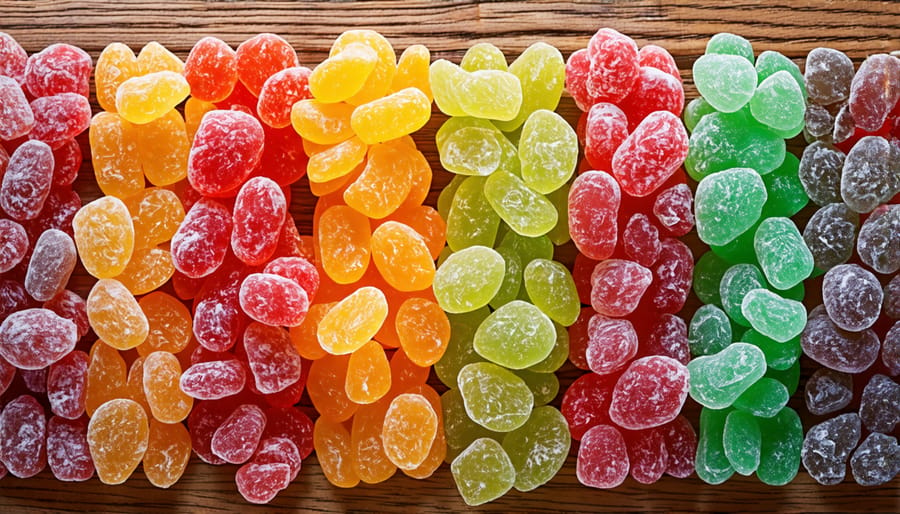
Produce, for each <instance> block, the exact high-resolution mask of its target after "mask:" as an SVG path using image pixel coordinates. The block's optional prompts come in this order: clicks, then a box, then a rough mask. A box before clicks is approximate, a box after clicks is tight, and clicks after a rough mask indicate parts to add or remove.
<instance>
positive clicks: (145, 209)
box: [123, 187, 184, 248]
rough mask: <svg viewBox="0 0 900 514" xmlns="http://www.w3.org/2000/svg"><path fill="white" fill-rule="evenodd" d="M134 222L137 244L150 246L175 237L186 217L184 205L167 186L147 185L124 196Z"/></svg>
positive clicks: (141, 246) (138, 246) (135, 242)
mask: <svg viewBox="0 0 900 514" xmlns="http://www.w3.org/2000/svg"><path fill="white" fill-rule="evenodd" d="M123 202H125V206H126V207H128V212H129V213H131V222H132V223H133V224H134V247H135V248H147V247H151V246H156V245H158V244H162V243H165V242H166V241H168V240H170V239H172V236H174V235H175V232H177V231H178V227H179V226H180V225H181V222H182V221H183V220H184V206H182V204H181V200H179V199H178V195H177V194H175V193H174V192H173V191H169V190H168V189H163V188H160V187H148V188H147V189H144V190H143V191H141V192H140V193H138V194H136V195H134V196H129V197H128V198H125V199H124V200H123Z"/></svg>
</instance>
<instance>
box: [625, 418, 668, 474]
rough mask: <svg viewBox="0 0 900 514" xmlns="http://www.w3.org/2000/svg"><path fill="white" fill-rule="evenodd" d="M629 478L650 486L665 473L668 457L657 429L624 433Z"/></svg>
mask: <svg viewBox="0 0 900 514" xmlns="http://www.w3.org/2000/svg"><path fill="white" fill-rule="evenodd" d="M625 444H626V447H627V450H628V463H629V466H630V467H631V471H630V473H631V477H632V478H634V479H635V481H636V482H638V483H641V484H652V483H654V482H656V481H657V480H659V479H660V478H661V477H662V475H663V473H665V471H666V465H667V464H668V460H669V455H668V450H667V449H666V441H665V438H664V435H663V432H662V431H661V430H659V429H648V430H639V431H634V432H629V433H626V435H625Z"/></svg>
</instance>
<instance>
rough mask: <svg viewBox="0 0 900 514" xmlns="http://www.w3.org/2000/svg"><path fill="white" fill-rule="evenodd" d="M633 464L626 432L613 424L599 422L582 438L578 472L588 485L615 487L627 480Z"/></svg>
mask: <svg viewBox="0 0 900 514" xmlns="http://www.w3.org/2000/svg"><path fill="white" fill-rule="evenodd" d="M629 464H630V463H629V460H628V450H627V448H626V446H625V438H623V437H622V433H621V432H620V431H619V430H617V429H616V428H615V427H613V426H611V425H597V426H595V427H593V428H591V429H590V430H588V431H587V432H586V433H585V434H584V437H582V438H581V446H580V447H579V448H578V460H577V462H576V464H575V473H576V474H577V476H578V481H579V482H581V483H582V484H584V485H586V486H588V487H597V488H600V489H611V488H613V487H618V486H619V485H621V484H622V482H624V481H625V478H626V477H627V476H628V468H629Z"/></svg>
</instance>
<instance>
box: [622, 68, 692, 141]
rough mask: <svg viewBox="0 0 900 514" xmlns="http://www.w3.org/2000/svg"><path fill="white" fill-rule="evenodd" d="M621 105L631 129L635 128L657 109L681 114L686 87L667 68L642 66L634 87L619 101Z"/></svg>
mask: <svg viewBox="0 0 900 514" xmlns="http://www.w3.org/2000/svg"><path fill="white" fill-rule="evenodd" d="M676 72H677V70H676ZM619 107H621V108H622V110H623V111H625V114H626V115H627V116H628V121H629V123H628V129H629V130H634V129H635V127H637V126H638V123H640V122H641V120H645V119H646V118H648V117H649V116H650V115H651V114H652V113H654V112H657V111H668V112H670V113H672V114H673V115H675V116H681V111H682V109H683V108H684V87H682V85H681V79H680V78H679V77H677V76H673V75H672V74H670V73H667V72H666V71H665V70H658V69H656V68H654V67H649V66H645V67H642V68H641V72H640V75H639V76H638V79H637V82H635V85H634V88H633V89H632V90H631V93H629V94H628V96H626V97H625V98H624V99H623V100H622V101H621V102H620V103H619Z"/></svg>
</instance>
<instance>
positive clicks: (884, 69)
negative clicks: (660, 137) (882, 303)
mask: <svg viewBox="0 0 900 514" xmlns="http://www.w3.org/2000/svg"><path fill="white" fill-rule="evenodd" d="M26 82H27V77H26ZM898 86H900V58H897V57H895V56H893V55H888V54H875V55H871V56H869V57H868V58H866V60H865V61H863V63H862V64H861V65H860V66H859V69H858V70H857V71H856V74H855V75H854V76H853V81H852V82H851V83H850V98H849V99H848V102H847V105H848V106H849V107H850V114H851V115H852V116H853V123H854V124H855V125H856V126H857V127H859V128H861V129H863V130H868V131H876V130H878V129H879V128H881V125H882V124H883V123H884V120H885V119H886V118H887V116H888V114H889V113H890V112H891V110H892V109H893V108H894V106H895V105H896V103H897V100H898V99H900V93H898V92H897V91H898Z"/></svg>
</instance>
